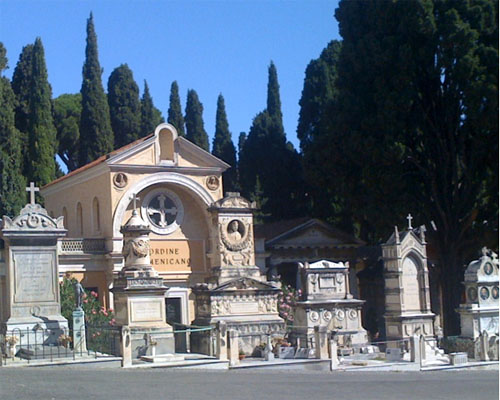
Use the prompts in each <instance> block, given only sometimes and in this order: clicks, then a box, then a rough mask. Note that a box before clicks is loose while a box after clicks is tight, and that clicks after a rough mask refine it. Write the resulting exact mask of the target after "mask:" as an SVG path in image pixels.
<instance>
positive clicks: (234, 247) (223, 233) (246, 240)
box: [219, 224, 252, 251]
mask: <svg viewBox="0 0 500 400" xmlns="http://www.w3.org/2000/svg"><path fill="white" fill-rule="evenodd" d="M219 231H220V237H221V240H222V243H223V244H224V246H225V247H226V248H227V249H229V250H231V251H240V250H243V249H246V248H247V247H248V246H249V244H250V241H251V240H252V234H251V226H250V224H246V225H245V236H244V237H243V239H241V240H240V241H238V242H236V243H235V242H231V241H230V240H229V238H228V237H227V229H224V228H223V226H222V225H221V226H219Z"/></svg>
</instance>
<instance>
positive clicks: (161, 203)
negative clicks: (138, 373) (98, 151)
mask: <svg viewBox="0 0 500 400" xmlns="http://www.w3.org/2000/svg"><path fill="white" fill-rule="evenodd" d="M229 167H230V166H229V165H228V164H226V163H225V162H223V161H221V160H219V159H218V158H216V157H214V156H213V155H211V154H210V153H208V152H206V151H204V150H203V149H201V148H200V147H198V146H196V145H194V144H193V143H191V142H190V141H188V140H186V139H185V138H183V137H178V135H177V131H176V130H175V128H174V127H173V126H171V125H169V124H161V125H159V126H158V127H157V128H156V129H155V132H154V133H153V134H151V135H149V136H146V137H144V138H141V139H139V140H137V141H135V142H133V143H131V144H129V145H127V146H124V147H122V148H120V149H118V150H115V151H113V152H112V153H109V154H107V155H105V156H102V157H100V158H98V159H96V160H95V161H93V162H91V163H89V164H87V165H85V166H83V167H81V168H79V169H77V170H75V171H72V172H70V173H69V174H67V175H65V176H63V177H61V178H59V179H57V180H55V181H53V182H51V183H50V184H48V185H46V186H45V187H43V188H42V189H41V194H42V196H43V197H44V199H45V206H46V209H47V210H48V212H49V214H50V215H51V216H55V217H58V216H63V217H64V228H65V229H66V230H67V237H66V238H65V239H63V240H61V241H60V242H59V246H60V258H59V262H60V265H59V275H60V277H61V276H63V275H64V274H70V275H71V276H73V277H75V278H77V279H78V280H79V281H80V282H81V284H82V285H83V286H84V287H85V288H87V289H92V290H94V291H96V292H97V293H98V294H99V298H100V300H101V301H102V302H103V303H104V304H105V305H107V306H111V307H112V306H113V304H114V298H113V297H114V292H113V291H112V290H111V289H112V288H113V281H114V280H115V279H116V278H117V277H118V273H119V272H120V271H121V270H122V267H123V265H124V256H123V254H122V247H123V234H122V232H121V228H122V227H123V226H124V225H125V224H126V223H127V221H129V220H130V218H131V217H132V210H133V202H132V198H133V195H135V202H136V206H137V212H138V214H139V216H140V217H141V218H142V220H143V221H144V222H145V223H146V224H148V225H149V227H150V229H151V232H150V234H149V239H150V247H151V254H150V262H151V265H152V267H153V268H154V270H155V271H157V273H158V277H159V278H161V279H163V282H164V285H165V286H166V287H168V290H167V291H166V294H165V307H166V308H165V309H166V320H167V322H168V323H169V324H171V325H174V327H175V326H177V325H176V324H190V323H192V321H193V320H194V319H195V318H197V317H199V318H198V320H199V321H200V323H207V324H208V323H213V322H215V321H216V320H217V319H220V318H222V317H223V316H224V318H225V319H226V320H227V319H231V318H232V320H233V321H236V320H239V321H240V322H242V321H246V322H247V323H249V322H250V321H252V320H262V319H263V318H264V317H265V318H268V320H269V321H268V322H269V323H270V324H271V325H272V324H274V323H276V324H280V323H282V320H281V319H280V318H279V316H278V313H277V309H276V304H275V298H276V296H277V291H278V289H277V288H276V287H275V286H273V285H272V284H270V283H268V282H267V281H266V279H265V277H264V276H263V275H262V273H261V271H260V270H259V268H258V267H257V266H256V262H255V255H254V234H253V219H252V209H253V207H254V206H253V205H252V204H250V203H249V202H248V201H247V200H245V199H243V198H241V197H240V196H239V195H238V194H236V193H233V194H228V195H227V196H226V197H225V196H224V194H223V185H222V173H223V172H224V171H225V170H226V169H228V168H229ZM193 287H196V291H195V292H193V291H192V289H191V288H193ZM226 289H228V290H229V291H230V292H231V293H232V294H234V296H233V300H235V302H234V303H232V305H231V307H230V308H228V309H226V308H224V307H225V305H226V300H227V297H225V296H226V295H225V294H224V295H221V292H224V293H226V294H227V293H229V292H227V291H225V290H226ZM115 293H117V292H115ZM195 295H196V296H195ZM261 300H262V301H263V302H264V303H262V301H261ZM268 303H269V304H270V305H268ZM195 304H196V307H197V310H195ZM262 304H265V305H264V306H262ZM207 307H208V308H207ZM263 307H264V308H263ZM266 315H267V317H266ZM263 316H264V317H263ZM265 318H264V319H265Z"/></svg>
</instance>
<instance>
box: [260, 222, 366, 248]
mask: <svg viewBox="0 0 500 400" xmlns="http://www.w3.org/2000/svg"><path fill="white" fill-rule="evenodd" d="M266 244H267V245H272V246H337V245H354V246H359V245H362V244H363V242H362V241H361V240H359V239H356V238H355V237H352V236H350V235H348V234H346V233H345V232H342V231H339V230H338V229H335V228H333V227H332V226H330V225H329V224H327V223H325V222H323V221H320V220H317V219H310V220H308V221H307V222H305V223H303V224H301V225H298V226H295V227H293V228H291V229H289V230H287V231H285V232H282V233H281V234H280V235H278V236H276V237H274V238H271V239H270V240H268V241H267V243H266Z"/></svg>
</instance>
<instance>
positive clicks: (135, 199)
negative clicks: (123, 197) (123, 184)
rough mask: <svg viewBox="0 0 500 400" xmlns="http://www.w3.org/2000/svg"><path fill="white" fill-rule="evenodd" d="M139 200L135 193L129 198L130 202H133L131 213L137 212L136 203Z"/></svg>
mask: <svg viewBox="0 0 500 400" xmlns="http://www.w3.org/2000/svg"><path fill="white" fill-rule="evenodd" d="M140 199H141V198H140V197H139V196H137V193H132V196H130V200H132V201H133V207H134V208H133V209H132V211H136V210H137V202H138V201H139V200H140Z"/></svg>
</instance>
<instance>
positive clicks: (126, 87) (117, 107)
mask: <svg viewBox="0 0 500 400" xmlns="http://www.w3.org/2000/svg"><path fill="white" fill-rule="evenodd" d="M108 104H109V114H110V117H111V128H112V129H113V135H114V139H115V140H114V147H115V149H117V148H120V147H122V146H125V145H126V144H128V143H131V142H133V141H134V140H137V139H138V138H139V134H140V128H141V109H140V108H141V103H140V100H139V87H138V86H137V83H135V81H134V76H133V73H132V70H131V69H130V68H129V67H128V65H127V64H122V65H120V66H119V67H118V68H115V69H114V70H113V72H111V75H110V76H109V80H108Z"/></svg>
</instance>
